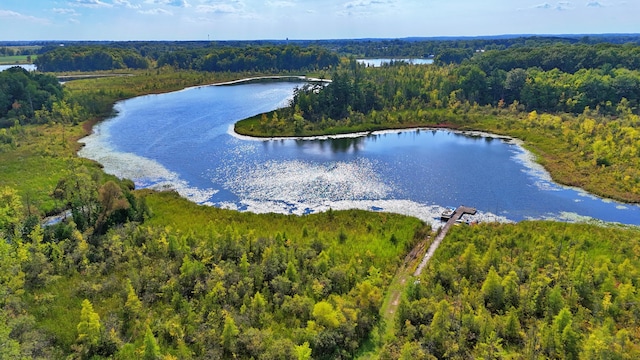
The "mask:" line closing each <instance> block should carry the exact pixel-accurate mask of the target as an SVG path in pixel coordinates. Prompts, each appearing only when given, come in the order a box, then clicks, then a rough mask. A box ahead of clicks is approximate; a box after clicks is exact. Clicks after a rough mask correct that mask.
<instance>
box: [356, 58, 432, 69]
mask: <svg viewBox="0 0 640 360" xmlns="http://www.w3.org/2000/svg"><path fill="white" fill-rule="evenodd" d="M356 61H357V62H358V63H360V64H364V65H366V66H372V67H381V66H382V64H389V63H390V62H392V61H404V62H407V63H410V64H413V65H428V64H433V59H408V58H407V59H358V60H356Z"/></svg>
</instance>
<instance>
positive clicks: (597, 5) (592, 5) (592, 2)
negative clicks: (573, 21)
mask: <svg viewBox="0 0 640 360" xmlns="http://www.w3.org/2000/svg"><path fill="white" fill-rule="evenodd" d="M587 7H593V8H601V7H605V6H604V5H603V4H602V3H600V2H597V1H590V2H588V3H587Z"/></svg>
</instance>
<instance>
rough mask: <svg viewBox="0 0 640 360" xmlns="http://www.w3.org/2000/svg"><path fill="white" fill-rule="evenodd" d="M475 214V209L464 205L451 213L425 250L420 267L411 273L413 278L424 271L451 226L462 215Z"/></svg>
mask: <svg viewBox="0 0 640 360" xmlns="http://www.w3.org/2000/svg"><path fill="white" fill-rule="evenodd" d="M476 212H477V210H476V209H475V208H471V207H467V206H464V205H460V206H458V208H457V209H456V210H455V211H454V212H453V214H452V215H451V217H450V218H449V220H447V222H446V224H444V226H443V227H442V229H440V232H439V233H438V236H436V238H435V240H434V241H433V243H432V244H431V246H430V247H429V250H427V253H426V254H425V255H424V258H422V262H421V263H420V265H418V267H417V268H416V271H415V272H414V273H413V276H415V277H419V276H420V274H422V270H423V269H424V267H425V266H427V263H428V262H429V259H431V257H432V256H433V254H435V252H436V250H437V249H438V246H440V243H441V242H442V240H444V238H445V236H447V232H448V231H449V229H450V228H451V226H453V224H455V223H456V222H457V221H458V220H460V218H462V216H463V215H465V214H469V215H475V214H476Z"/></svg>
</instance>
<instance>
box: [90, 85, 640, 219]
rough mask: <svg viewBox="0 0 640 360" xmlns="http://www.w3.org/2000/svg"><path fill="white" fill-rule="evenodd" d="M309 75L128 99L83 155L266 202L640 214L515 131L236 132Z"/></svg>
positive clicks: (430, 212) (204, 192)
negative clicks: (570, 178) (562, 177)
mask: <svg viewBox="0 0 640 360" xmlns="http://www.w3.org/2000/svg"><path fill="white" fill-rule="evenodd" d="M299 85H300V84H299V83H298V84H296V83H287V82H280V83H268V84H244V85H235V86H208V87H199V88H194V89H188V90H184V91H180V92H174V93H170V94H163V95H151V96H143V97H139V98H135V99H131V100H127V101H124V102H120V103H118V104H117V106H116V109H117V111H118V112H119V114H118V115H117V116H116V117H114V118H112V119H110V120H108V121H105V122H103V123H101V124H99V125H98V126H96V127H95V133H94V134H93V135H91V136H89V137H87V138H85V139H84V140H83V141H84V142H85V143H86V146H85V147H84V148H83V149H82V151H81V152H80V155H81V156H84V157H87V158H91V159H94V160H97V161H99V162H100V163H102V164H103V165H104V166H105V171H107V172H108V173H112V174H115V175H117V176H120V177H126V178H130V179H133V180H134V181H135V183H136V185H137V186H138V187H151V188H159V189H163V188H167V189H175V190H177V191H178V192H179V193H180V194H182V195H183V196H185V197H187V198H189V199H191V200H193V201H195V202H198V203H202V204H209V205H213V206H219V207H224V208H231V209H238V210H248V211H253V212H258V213H261V212H281V213H292V214H305V213H311V212H316V211H323V210H327V209H329V208H333V209H347V208H360V209H368V210H379V211H390V212H397V213H402V214H407V215H412V216H417V217H419V218H421V219H423V220H426V221H434V218H437V217H438V215H439V214H440V212H441V211H442V210H443V208H444V207H446V206H458V205H462V204H464V205H467V206H472V207H476V208H478V210H479V211H480V214H479V215H478V216H477V217H476V219H479V220H502V221H506V220H512V221H520V220H523V219H562V220H571V219H581V218H583V217H589V218H594V219H600V220H604V221H613V222H621V223H625V224H636V225H640V207H638V206H636V205H624V204H620V203H616V202H613V201H607V200H602V199H600V198H597V197H594V196H591V195H589V194H587V193H585V192H583V191H579V190H575V189H571V188H567V187H562V186H559V185H557V184H554V183H553V182H552V181H551V180H550V179H549V176H548V174H547V173H546V172H545V171H544V170H543V169H541V168H540V166H538V165H536V164H535V163H534V162H532V161H531V156H530V155H529V154H528V153H527V152H526V151H524V150H523V149H522V148H521V147H520V146H519V145H518V144H517V143H515V142H514V141H510V140H505V139H499V138H493V137H484V136H479V135H475V136H468V135H463V134H460V133H456V132H452V131H447V130H426V129H421V130H407V131H387V132H379V133H374V134H360V135H351V136H346V137H341V138H333V139H332V138H314V139H271V140H256V139H249V138H244V137H241V136H237V135H234V134H233V132H232V131H231V129H232V127H233V124H234V123H235V122H236V121H238V120H240V119H243V118H246V117H249V116H252V115H255V114H259V113H262V112H266V111H269V110H272V109H275V108H277V107H281V106H284V105H286V104H287V102H288V101H289V99H290V98H291V96H292V94H293V91H294V89H295V87H297V86H299ZM434 223H435V221H434Z"/></svg>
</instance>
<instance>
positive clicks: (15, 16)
mask: <svg viewBox="0 0 640 360" xmlns="http://www.w3.org/2000/svg"><path fill="white" fill-rule="evenodd" d="M0 18H7V19H12V20H24V21H29V22H34V23H40V24H48V23H49V20H47V19H43V18H38V17H35V16H31V15H24V14H21V13H18V12H15V11H11V10H2V9H0Z"/></svg>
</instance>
